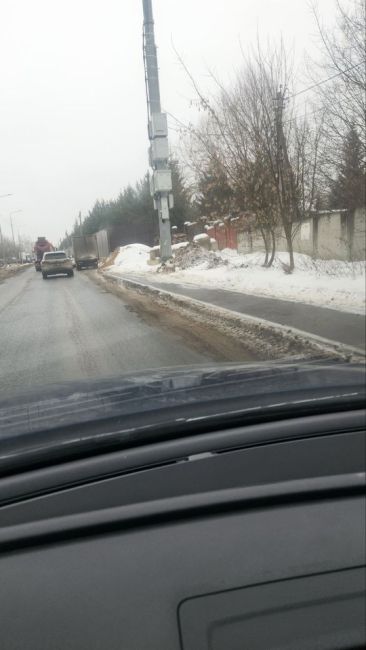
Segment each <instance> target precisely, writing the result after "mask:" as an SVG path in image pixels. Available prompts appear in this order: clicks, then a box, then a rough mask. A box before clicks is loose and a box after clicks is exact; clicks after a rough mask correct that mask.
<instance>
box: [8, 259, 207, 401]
mask: <svg viewBox="0 0 366 650" xmlns="http://www.w3.org/2000/svg"><path fill="white" fill-rule="evenodd" d="M89 273H90V272H86V271H84V272H80V273H77V272H76V273H75V276H74V278H67V277H62V276H60V277H55V278H49V279H48V280H46V281H45V280H43V279H42V276H41V274H40V273H36V272H35V271H34V269H33V268H31V269H28V270H26V271H24V272H23V273H20V274H18V275H17V276H14V277H12V278H9V279H8V280H5V281H4V282H2V283H0V341H1V352H0V354H1V363H0V395H1V398H6V397H11V396H14V395H16V394H18V393H21V392H26V391H27V390H28V389H34V388H36V387H38V386H40V387H46V386H49V385H51V384H54V383H59V382H64V381H69V380H71V381H72V380H85V379H93V378H107V377H116V376H120V375H121V374H123V373H126V372H134V371H139V370H146V369H150V368H160V367H164V366H179V365H185V364H195V363H198V364H202V363H207V362H209V361H211V360H212V359H210V358H209V356H208V355H207V354H203V353H201V352H200V351H198V350H197V349H196V350H195V349H190V347H188V344H187V343H186V342H185V341H183V339H182V338H180V337H178V336H175V335H174V334H172V333H170V332H168V331H166V330H162V329H159V328H158V327H157V326H154V325H149V324H148V323H146V322H144V321H142V320H141V319H140V318H139V317H138V315H137V314H136V313H134V312H133V311H131V309H130V308H129V307H128V305H126V304H125V303H124V302H123V300H121V298H119V297H116V296H114V295H113V294H110V293H107V292H106V291H105V290H103V288H101V287H100V286H99V285H97V284H96V283H95V282H93V281H92V279H91V278H90V275H89ZM91 273H92V272H91Z"/></svg>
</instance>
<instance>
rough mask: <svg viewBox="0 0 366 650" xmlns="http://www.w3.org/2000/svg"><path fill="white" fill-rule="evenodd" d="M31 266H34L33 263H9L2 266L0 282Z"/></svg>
mask: <svg viewBox="0 0 366 650" xmlns="http://www.w3.org/2000/svg"><path fill="white" fill-rule="evenodd" d="M31 266H33V264H32V263H28V264H7V265H6V266H0V282H2V281H3V280H6V279H7V278H11V277H12V276H13V275H17V273H22V272H23V271H25V270H26V269H29V268H30V267H31Z"/></svg>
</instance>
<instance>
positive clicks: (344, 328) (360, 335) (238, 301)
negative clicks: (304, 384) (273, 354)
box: [126, 274, 366, 351]
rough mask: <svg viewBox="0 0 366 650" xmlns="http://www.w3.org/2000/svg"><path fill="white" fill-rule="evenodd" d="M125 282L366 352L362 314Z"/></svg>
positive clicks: (197, 289)
mask: <svg viewBox="0 0 366 650" xmlns="http://www.w3.org/2000/svg"><path fill="white" fill-rule="evenodd" d="M126 278H130V279H131V280H137V281H138V282H142V283H145V284H150V285H151V286H153V287H157V288H159V289H165V291H171V292H172V293H177V294H180V295H182V296H187V297H188V298H195V299H196V300H201V301H202V302H206V303H209V304H211V305H216V306H218V307H224V308H225V309H230V310H231V311H237V312H238V313H240V314H248V315H249V316H255V317H256V318H263V319H265V320H268V321H271V322H273V323H279V324H280V325H286V326H287V327H294V328H296V329H299V330H302V331H304V332H308V333H309V334H315V335H316V336H320V337H322V338H326V339H328V340H331V341H334V342H337V343H342V344H343V345H349V346H352V347H355V348H358V349H359V350H361V351H364V350H365V333H366V328H365V316H362V315H360V314H351V313H348V312H343V311H338V310H335V309H328V308H327V307H317V306H315V305H306V304H304V303H301V302H294V301H289V300H279V299H277V298H264V297H261V296H255V295H250V294H244V293H239V292H237V291H227V290H226V289H225V290H224V289H216V288H207V287H203V288H201V287H195V286H192V285H188V284H182V285H180V284H176V283H173V282H171V283H169V282H165V281H164V282H159V281H158V280H151V279H150V278H149V279H148V280H147V279H146V275H145V276H143V277H142V276H139V275H138V274H135V275H131V274H126Z"/></svg>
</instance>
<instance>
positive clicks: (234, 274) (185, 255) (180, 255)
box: [108, 244, 365, 314]
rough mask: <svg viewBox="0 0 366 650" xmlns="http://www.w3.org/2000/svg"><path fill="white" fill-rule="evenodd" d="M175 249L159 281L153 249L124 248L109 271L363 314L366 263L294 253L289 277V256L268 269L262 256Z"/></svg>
mask: <svg viewBox="0 0 366 650" xmlns="http://www.w3.org/2000/svg"><path fill="white" fill-rule="evenodd" d="M174 248H175V251H174V252H175V254H176V256H177V260H176V262H177V269H176V271H175V272H174V273H159V274H158V275H157V266H156V265H153V264H151V263H149V262H150V256H149V253H150V249H149V247H148V246H144V245H142V244H131V245H129V246H124V247H121V248H120V249H119V253H118V255H117V257H116V258H115V260H114V264H113V265H112V266H109V267H108V271H112V272H113V273H117V274H121V275H123V274H126V273H127V274H138V275H139V276H140V277H141V275H142V276H144V277H145V278H146V279H147V278H148V277H150V279H152V278H153V279H154V280H155V281H159V282H161V283H162V284H164V283H170V284H172V283H177V284H185V285H199V286H203V287H209V288H210V289H212V288H217V289H227V290H230V291H238V292H240V293H247V294H253V295H257V296H266V297H270V298H279V299H282V300H293V301H296V302H302V303H306V304H309V305H318V306H321V307H330V308H332V309H338V310H341V311H347V312H352V313H356V314H364V313H365V262H353V263H351V262H342V261H339V260H313V259H312V258H311V257H309V256H308V255H300V254H299V253H296V254H295V271H294V272H293V273H292V274H286V273H285V272H284V269H283V267H282V262H283V263H285V264H286V263H288V254H287V253H282V252H280V253H278V254H277V256H276V259H275V262H274V265H273V267H271V268H269V269H268V268H264V267H263V266H262V264H263V254H262V253H252V254H248V255H238V253H237V252H236V251H233V250H229V249H226V250H224V251H220V252H218V253H212V252H208V251H205V250H202V252H201V249H200V250H197V248H198V247H196V248H195V249H194V250H190V247H187V248H186V250H184V247H182V245H178V246H177V247H174ZM179 265H181V266H183V267H184V268H179Z"/></svg>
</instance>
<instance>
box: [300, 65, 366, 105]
mask: <svg viewBox="0 0 366 650" xmlns="http://www.w3.org/2000/svg"><path fill="white" fill-rule="evenodd" d="M364 63H366V59H364V60H363V61H359V63H355V65H352V66H351V67H350V68H346V70H342V71H341V72H337V73H336V74H333V75H332V76H331V77H328V78H327V79H323V80H322V81H318V83H316V84H313V85H312V86H309V87H308V88H303V89H302V90H299V91H298V92H297V93H294V94H293V95H290V96H289V98H288V99H292V98H293V97H298V96H299V95H302V94H303V93H307V92H308V91H309V90H313V88H317V87H318V86H322V85H323V84H325V83H327V82H328V81H331V80H332V79H335V78H336V77H340V76H341V75H342V74H346V73H347V72H350V71H351V70H354V69H355V68H358V67H359V66H360V65H362V64H364Z"/></svg>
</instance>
